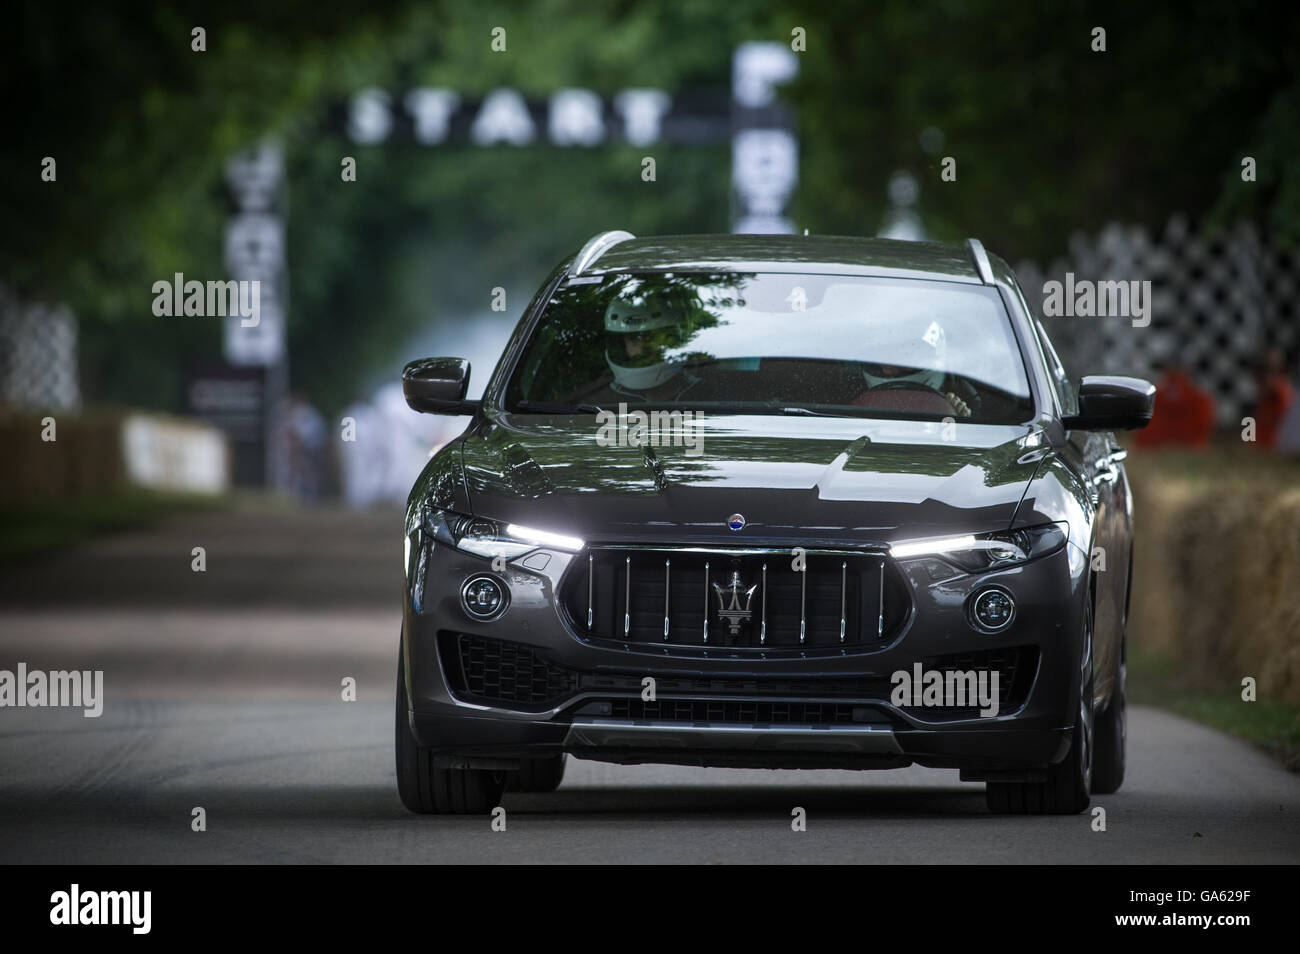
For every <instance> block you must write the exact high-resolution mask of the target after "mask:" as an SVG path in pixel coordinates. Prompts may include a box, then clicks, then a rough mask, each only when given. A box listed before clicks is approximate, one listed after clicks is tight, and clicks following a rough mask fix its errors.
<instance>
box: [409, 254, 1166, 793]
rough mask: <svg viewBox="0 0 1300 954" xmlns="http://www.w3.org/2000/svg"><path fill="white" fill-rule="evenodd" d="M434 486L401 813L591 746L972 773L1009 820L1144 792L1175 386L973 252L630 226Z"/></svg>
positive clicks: (552, 288)
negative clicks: (1148, 625) (1156, 408)
mask: <svg viewBox="0 0 1300 954" xmlns="http://www.w3.org/2000/svg"><path fill="white" fill-rule="evenodd" d="M469 376H470V367H469V364H468V362H466V361H464V360H461V359H458V358H428V359H424V360H420V361H415V362H412V363H411V364H410V365H408V366H407V368H406V370H405V372H404V376H403V387H404V391H405V394H406V398H407V401H408V403H409V404H410V406H411V407H412V408H414V409H415V410H417V411H421V412H426V413H435V414H453V415H465V416H467V417H468V424H467V426H466V428H465V431H464V432H463V433H462V434H461V435H460V436H459V437H458V438H457V439H455V440H454V441H451V442H450V443H448V444H447V445H446V446H445V447H443V448H442V449H441V450H440V451H439V452H438V453H437V454H435V455H434V456H433V457H432V458H431V459H430V460H429V462H428V465H427V466H426V467H425V468H424V471H423V473H422V474H421V475H420V477H419V479H418V481H417V482H416V484H415V486H414V488H413V489H412V491H411V495H410V499H409V503H408V507H407V512H406V524H405V538H406V561H405V585H404V589H403V624H402V632H401V641H400V650H399V664H398V673H397V703H396V761H397V783H398V792H399V794H400V796H401V799H402V802H403V803H404V804H405V805H406V807H407V808H409V809H410V810H412V811H414V812H420V813H467V812H474V813H478V812H487V811H490V810H491V809H492V808H493V807H494V806H496V805H497V803H498V801H499V800H500V798H501V796H502V793H503V791H505V790H507V789H511V790H518V791H550V790H553V789H555V788H556V787H557V786H558V785H559V784H560V782H561V779H562V775H563V772H564V766H565V759H566V758H582V759H594V760H602V761H610V762H618V763H625V764H636V763H673V764H682V765H697V766H701V765H707V766H733V767H748V768H852V769H873V768H875V769H884V768H895V767H901V766H907V765H920V766H927V767H933V768H947V769H957V770H959V771H960V778H961V779H963V780H966V781H975V782H983V783H985V788H986V793H987V795H986V797H987V802H988V806H989V809H990V810H991V811H993V812H995V813H1016V814H1020V813H1076V812H1080V811H1082V810H1083V809H1084V808H1085V807H1086V806H1087V805H1088V802H1089V797H1090V794H1095V793H1110V792H1114V791H1115V790H1116V789H1118V788H1119V786H1120V784H1121V782H1122V781H1123V777H1124V760H1125V754H1124V750H1125V715H1124V707H1125V702H1124V696H1125V636H1124V631H1125V622H1126V617H1127V612H1128V605H1129V590H1130V583H1131V571H1130V566H1131V560H1132V548H1133V539H1132V506H1133V503H1132V495H1131V493H1130V490H1129V485H1128V481H1127V478H1126V476H1125V473H1124V467H1123V464H1122V461H1123V459H1124V455H1125V452H1124V450H1123V449H1122V447H1121V446H1120V445H1119V444H1118V443H1117V442H1116V440H1115V436H1114V432H1116V431H1121V430H1126V429H1132V428H1138V427H1142V426H1144V425H1145V424H1146V423H1147V421H1148V420H1149V419H1150V416H1151V409H1152V400H1153V394H1154V390H1153V388H1152V387H1151V385H1149V384H1148V383H1147V382H1145V381H1141V380H1138V379H1135V378H1127V377H1117V376H1087V377H1083V378H1082V379H1081V380H1079V381H1077V382H1075V381H1073V380H1071V378H1070V377H1069V375H1068V374H1067V372H1066V370H1065V369H1064V367H1063V366H1062V363H1061V361H1060V359H1059V358H1058V357H1057V354H1056V352H1055V350H1054V349H1053V346H1052V343H1051V341H1050V340H1049V339H1048V336H1047V334H1046V333H1045V331H1044V329H1043V326H1042V325H1041V323H1039V322H1038V321H1037V320H1036V319H1035V318H1034V316H1033V312H1032V311H1031V309H1030V308H1029V307H1028V305H1027V304H1026V300H1025V296H1024V294H1023V292H1022V291H1021V289H1020V287H1019V285H1018V284H1017V282H1016V279H1015V277H1014V275H1013V274H1012V272H1011V270H1010V269H1009V268H1008V267H1007V265H1006V264H1005V263H1004V262H1003V261H1002V260H1000V259H999V258H997V257H996V256H994V255H990V254H988V253H987V252H986V251H985V250H984V248H983V246H982V245H981V244H980V243H979V242H978V241H976V240H973V239H972V240H969V241H968V242H966V243H964V244H960V245H946V244H937V243H921V242H896V241H889V240H880V239H864V238H847V237H828V236H790V235H782V236H758V235H716V236H709V235H698V236H677V237H662V236H661V237H653V238H636V237H634V236H632V235H629V234H628V233H626V232H606V233H602V234H601V235H598V236H596V237H595V238H593V239H592V240H591V241H590V242H588V243H587V244H586V245H585V246H584V247H583V248H582V249H581V250H580V251H578V252H577V253H576V254H575V255H574V256H572V257H571V258H569V259H567V260H566V261H564V262H563V263H562V264H560V266H559V267H558V268H556V270H555V271H554V272H553V273H552V274H551V275H550V276H549V277H548V278H547V279H546V281H545V283H544V284H543V285H542V287H541V289H540V290H539V291H538V292H537V294H536V296H535V297H534V299H533V300H532V301H531V302H530V304H529V305H528V307H527V309H526V310H525V312H524V314H523V317H522V318H521V320H520V322H519V325H518V327H517V329H516V330H515V332H514V334H513V336H512V337H511V338H510V340H509V341H508V343H507V345H506V347H505V350H504V352H503V355H502V357H501V359H500V362H499V363H498V365H497V367H496V369H495V371H494V372H493V373H492V376H491V378H490V379H489V380H488V381H487V383H486V385H485V387H484V388H483V391H482V397H481V398H478V399H472V400H471V399H467V394H468V384H469Z"/></svg>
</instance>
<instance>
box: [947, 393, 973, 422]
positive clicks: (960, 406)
mask: <svg viewBox="0 0 1300 954" xmlns="http://www.w3.org/2000/svg"><path fill="white" fill-rule="evenodd" d="M944 397H946V398H947V399H948V403H949V404H951V405H952V409H953V410H954V411H956V412H957V414H958V415H959V416H961V417H970V405H969V404H967V403H966V402H965V401H963V400H962V399H961V398H959V397H958V396H957V395H955V394H953V393H952V392H951V391H949V392H948V393H947V394H945V395H944Z"/></svg>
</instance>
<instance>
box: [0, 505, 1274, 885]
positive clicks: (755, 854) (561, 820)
mask: <svg viewBox="0 0 1300 954" xmlns="http://www.w3.org/2000/svg"><path fill="white" fill-rule="evenodd" d="M395 520H396V517H395V515H392V514H376V515H371V516H368V517H362V518H346V517H341V516H337V515H325V514H320V515H315V516H311V515H309V516H307V517H301V516H292V515H283V514H282V515H268V514H265V513H257V512H254V513H248V512H241V513H238V514H235V515H233V516H226V517H223V518H219V519H218V518H216V517H214V516H213V515H207V516H202V517H188V518H183V519H180V520H178V521H176V522H174V523H172V524H170V525H168V526H167V527H164V528H161V529H159V530H157V531H154V532H152V533H149V534H140V535H134V536H132V537H124V538H119V539H116V540H108V541H102V542H99V543H96V544H95V545H93V546H91V547H89V548H86V549H83V550H82V551H80V552H78V553H76V554H70V555H67V556H64V557H61V558H59V559H58V560H56V561H54V562H53V563H49V562H47V563H44V564H40V565H36V566H32V567H27V568H24V569H22V570H21V571H11V572H9V573H7V574H6V576H5V580H4V582H3V584H2V585H0V669H11V670H12V669H13V668H14V667H15V665H16V663H17V662H18V661H23V662H26V663H27V664H28V665H29V667H32V668H37V669H47V670H48V669H61V668H78V669H103V670H104V671H105V682H106V686H105V695H106V703H105V708H104V714H103V715H102V716H101V717H100V718H98V719H86V718H83V717H82V715H81V714H80V712H78V711H70V710H58V709H0V862H19V861H21V862H64V863H101V862H103V863H107V862H140V861H159V862H277V861H284V862H316V861H342V862H391V861H397V862H475V861H489V862H496V861H523V862H553V861H630V862H646V861H687V862H737V861H752V862H767V861H775V862H781V861H832V862H838V861H844V862H873V863H881V862H961V863H987V862H1016V861H1028V862H1100V863H1110V862H1120V863H1127V862H1161V863H1177V864H1192V863H1206V862H1264V861H1267V862H1290V863H1294V862H1296V861H1300V777H1297V776H1295V775H1291V774H1288V773H1287V772H1285V771H1283V770H1282V769H1281V768H1279V767H1278V766H1276V765H1275V764H1274V763H1273V762H1271V761H1270V760H1269V759H1267V758H1266V757H1265V756H1263V755H1261V754H1259V753H1258V752H1256V751H1254V750H1253V749H1251V748H1250V747H1248V746H1246V745H1243V744H1241V743H1239V742H1237V741H1235V740H1233V739H1230V738H1228V737H1226V736H1223V735H1221V734H1219V733H1216V732H1213V731H1211V730H1209V729H1205V728H1202V727H1200V726H1198V725H1195V724H1193V723H1190V722H1187V721H1184V720H1181V719H1178V718H1175V717H1173V716H1170V715H1167V714H1164V713H1161V712H1157V711H1154V710H1148V709H1137V710H1135V711H1134V712H1133V713H1132V718H1131V727H1130V730H1131V740H1130V744H1131V755H1130V762H1131V764H1130V776H1129V780H1128V782H1127V783H1126V784H1125V786H1124V788H1123V790H1122V791H1121V792H1120V793H1118V794H1116V795H1112V796H1107V797H1104V798H1101V799H1098V800H1097V804H1100V805H1102V806H1103V807H1104V808H1105V809H1106V813H1107V815H1106V819H1107V829H1108V830H1107V831H1106V832H1104V833H1103V832H1094V831H1093V830H1092V829H1091V825H1090V822H1091V817H1090V816H1089V815H1082V816H1077V817H1069V818H1030V819H1017V818H996V817H993V816H990V815H988V814H987V813H986V812H985V809H984V801H983V795H982V786H980V785H976V784H967V783H962V782H960V781H959V780H958V778H957V773H956V772H952V771H934V770H927V769H920V768H909V769H902V770H895V771H889V772H877V773H869V774H860V773H852V772H830V771H816V772H811V771H810V772H794V771H783V772H763V771H740V770H723V769H694V768H681V767H661V766H638V767H624V766H613V765H603V764H599V763H593V762H584V761H579V760H574V759H570V760H569V765H568V772H567V774H566V777H565V782H564V784H563V785H562V786H561V788H560V790H559V791H558V792H555V793H554V794H550V795H521V794H507V795H506V796H505V797H504V799H503V806H504V808H505V809H506V812H507V827H506V830H505V831H504V832H494V831H492V830H491V829H490V827H489V823H488V819H487V818H430V817H417V816H413V815H409V814H407V813H406V812H405V811H404V810H403V809H402V807H401V805H400V803H399V802H398V800H397V795H396V792H395V789H394V779H393V769H392V692H393V690H392V684H393V672H394V667H395V664H396V655H395V654H396V641H397V626H398V615H397V612H396V609H395V606H394V605H392V604H391V603H390V602H389V599H388V597H387V596H386V594H387V593H388V592H389V591H391V590H392V589H393V588H394V587H395V586H396V584H395V583H394V582H392V579H391V577H392V572H393V566H394V564H395V562H396V561H395V559H393V558H392V554H390V553H389V550H390V542H391V540H390V530H391V527H393V526H395V525H396V524H395ZM393 538H396V537H395V534H394V535H393ZM190 541H194V542H193V543H191V542H190ZM205 541H206V542H205ZM295 541H296V542H295ZM182 544H183V546H182ZM199 544H203V545H206V546H207V547H208V560H209V573H210V574H213V575H212V576H208V577H205V578H202V579H197V578H196V577H198V576H199V575H197V574H196V575H190V576H187V575H185V574H189V572H190V571H189V569H188V567H189V556H188V553H189V547H190V546H192V545H199ZM391 549H392V550H396V549H397V547H396V546H395V545H393V546H392V547H391ZM178 552H179V554H180V556H179V557H178V556H177V554H178ZM177 560H180V564H181V566H182V567H183V568H184V569H183V573H176V572H175V569H174V567H173V566H172V564H173V563H174V562H175V561H177ZM232 560H233V561H234V562H233V563H232V562H229V561H232ZM322 567H324V568H326V569H330V570H334V569H341V570H343V571H347V570H348V569H349V567H351V571H352V573H353V575H352V576H351V577H350V578H349V582H348V583H346V584H344V585H341V586H340V587H338V588H335V589H333V590H332V591H331V592H328V593H320V592H319V591H320V587H319V586H317V585H316V584H315V582H314V580H313V577H312V571H313V570H314V569H319V568H322ZM277 568H278V569H277ZM96 569H97V570H99V571H103V572H111V573H112V574H113V578H114V579H115V580H116V581H117V586H116V587H115V588H112V589H111V591H109V590H106V589H105V588H104V586H103V584H102V582H95V581H93V580H88V579H86V578H85V577H84V576H79V575H78V574H84V573H88V572H91V571H93V570H96ZM218 572H219V573H221V574H223V577H222V579H220V580H218V577H217V575H216V574H217V573H218ZM67 574H73V576H72V579H71V580H70V581H68V585H70V586H72V592H70V593H69V595H68V597H67V599H66V600H62V599H61V600H59V601H58V602H51V600H52V597H51V596H50V594H51V593H56V594H57V593H58V592H60V591H63V592H69V591H67V590H62V588H61V587H56V586H54V584H52V583H50V582H49V580H50V578H51V576H52V575H57V576H60V577H64V578H65V580H66V577H67ZM271 574H275V575H274V576H273V577H272V576H271ZM217 582H220V583H221V586H220V587H218V586H216V585H215V584H216V583H217ZM25 583H26V584H28V585H26V586H25V585H24V584H25ZM97 589H98V591H99V592H100V593H101V594H107V595H100V596H96V595H95V593H96V591H97ZM222 591H224V592H225V593H227V594H230V593H234V594H237V596H236V597H231V596H229V595H222ZM340 591H342V595H340ZM73 593H75V594H76V595H73ZM317 597H319V598H317ZM345 676H352V677H354V678H355V679H356V680H357V689H358V700H357V701H356V702H354V703H348V702H344V701H342V698H341V694H340V681H341V680H342V679H343V678H344V677H345ZM196 806H201V807H202V808H204V809H205V811H206V813H207V831H205V832H201V833H196V832H193V831H191V830H190V821H191V811H192V809H193V808H194V807H196ZM796 806H798V807H802V808H804V809H806V811H807V815H808V829H807V831H806V832H798V833H796V832H793V831H791V829H790V813H791V809H793V808H794V807H796Z"/></svg>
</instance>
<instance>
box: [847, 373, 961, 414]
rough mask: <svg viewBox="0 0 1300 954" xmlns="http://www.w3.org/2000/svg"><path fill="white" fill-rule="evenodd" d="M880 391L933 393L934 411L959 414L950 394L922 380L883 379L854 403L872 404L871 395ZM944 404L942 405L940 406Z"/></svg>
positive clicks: (859, 396)
mask: <svg viewBox="0 0 1300 954" xmlns="http://www.w3.org/2000/svg"><path fill="white" fill-rule="evenodd" d="M879 391H920V392H921V393H923V394H927V395H932V396H933V397H934V399H935V401H934V403H935V407H934V412H935V413H939V414H943V415H944V416H949V415H951V416H953V417H956V416H957V409H956V408H955V407H953V405H952V402H951V401H949V400H948V396H947V395H946V394H944V393H943V392H942V391H939V390H937V389H935V388H932V387H930V386H929V385H928V384H922V383H921V382H920V381H883V382H881V383H880V384H877V385H876V386H875V387H872V388H867V389H866V390H865V391H863V392H862V393H861V394H860V395H858V398H857V400H856V401H854V402H853V403H854V404H861V405H865V406H871V403H872V402H871V400H870V395H872V394H873V393H876V392H879ZM940 405H942V407H940Z"/></svg>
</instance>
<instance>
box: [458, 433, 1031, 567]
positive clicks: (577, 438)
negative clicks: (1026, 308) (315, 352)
mask: <svg viewBox="0 0 1300 954" xmlns="http://www.w3.org/2000/svg"><path fill="white" fill-rule="evenodd" d="M683 435H686V436H683ZM626 436H627V435H626V434H624V435H623V437H626ZM677 437H678V441H677V443H678V445H679V446H672V445H671V443H670V442H669V441H667V440H665V441H662V442H661V443H664V444H667V445H668V446H649V447H642V446H632V445H630V444H629V442H628V441H627V440H624V439H621V438H620V437H619V435H618V434H617V433H615V432H613V430H612V429H606V431H604V432H601V431H600V429H599V426H598V424H597V422H596V419H595V418H593V417H590V416H588V417H574V416H545V415H509V414H502V415H499V416H497V417H495V418H494V419H493V420H491V421H489V422H487V423H485V424H483V425H481V427H480V428H478V429H477V430H473V431H471V432H470V433H469V434H467V435H466V437H465V438H464V440H463V441H462V444H461V454H462V458H461V465H462V474H463V478H464V481H465V490H466V492H467V493H468V495H469V505H470V507H471V508H472V511H473V512H474V513H475V514H478V515H482V516H485V517H491V518H494V519H497V520H503V521H509V522H511V523H517V524H523V525H526V526H529V527H533V528H537V529H543V530H549V531H552V532H557V533H564V534H568V535H570V536H578V537H582V538H583V539H585V540H588V541H592V542H633V541H638V542H659V541H664V542H666V541H672V542H675V543H682V542H698V543H701V544H704V543H712V544H718V543H727V544H731V545H736V544H743V545H755V544H773V545H782V544H784V543H785V542H787V541H796V540H797V541H799V542H801V543H803V544H804V545H810V544H814V543H816V542H817V541H824V542H825V543H826V544H828V545H830V544H836V543H841V544H842V543H848V542H853V543H858V544H862V543H868V544H869V543H873V542H880V543H883V542H889V541H893V540H898V539H902V538H907V537H916V536H928V535H942V534H947V533H953V532H957V531H962V532H971V531H978V530H996V529H1001V528H1004V527H1006V526H1008V525H1010V523H1011V521H1012V518H1013V516H1014V515H1015V512H1016V508H1017V506H1018V505H1019V503H1020V500H1021V498H1022V497H1023V496H1024V493H1025V489H1026V487H1027V486H1028V484H1029V481H1030V480H1031V479H1032V478H1033V475H1034V471H1035V468H1036V467H1037V465H1038V462H1039V461H1040V460H1041V459H1042V457H1043V456H1044V454H1045V453H1046V451H1045V450H1044V449H1043V447H1042V445H1043V440H1042V435H1041V432H1040V431H1039V430H1037V429H1036V428H1034V427H1033V426H1030V425H1016V426H993V425H970V424H957V425H951V424H950V425H948V426H947V428H946V429H945V425H944V424H942V423H939V422H917V421H895V420H874V419H862V418H829V417H825V418H822V417H794V416H766V415H761V416H760V415H730V416H709V417H707V418H704V419H703V420H701V421H699V422H698V423H697V424H696V425H695V427H694V428H686V429H684V430H682V431H679V432H677ZM686 440H689V441H690V442H691V444H692V445H693V446H680V445H681V444H682V443H683V441H686ZM737 513H738V514H741V515H743V517H744V521H745V525H744V527H743V529H741V530H739V531H733V530H731V529H729V528H728V526H727V523H728V518H729V517H730V515H732V514H737Z"/></svg>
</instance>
